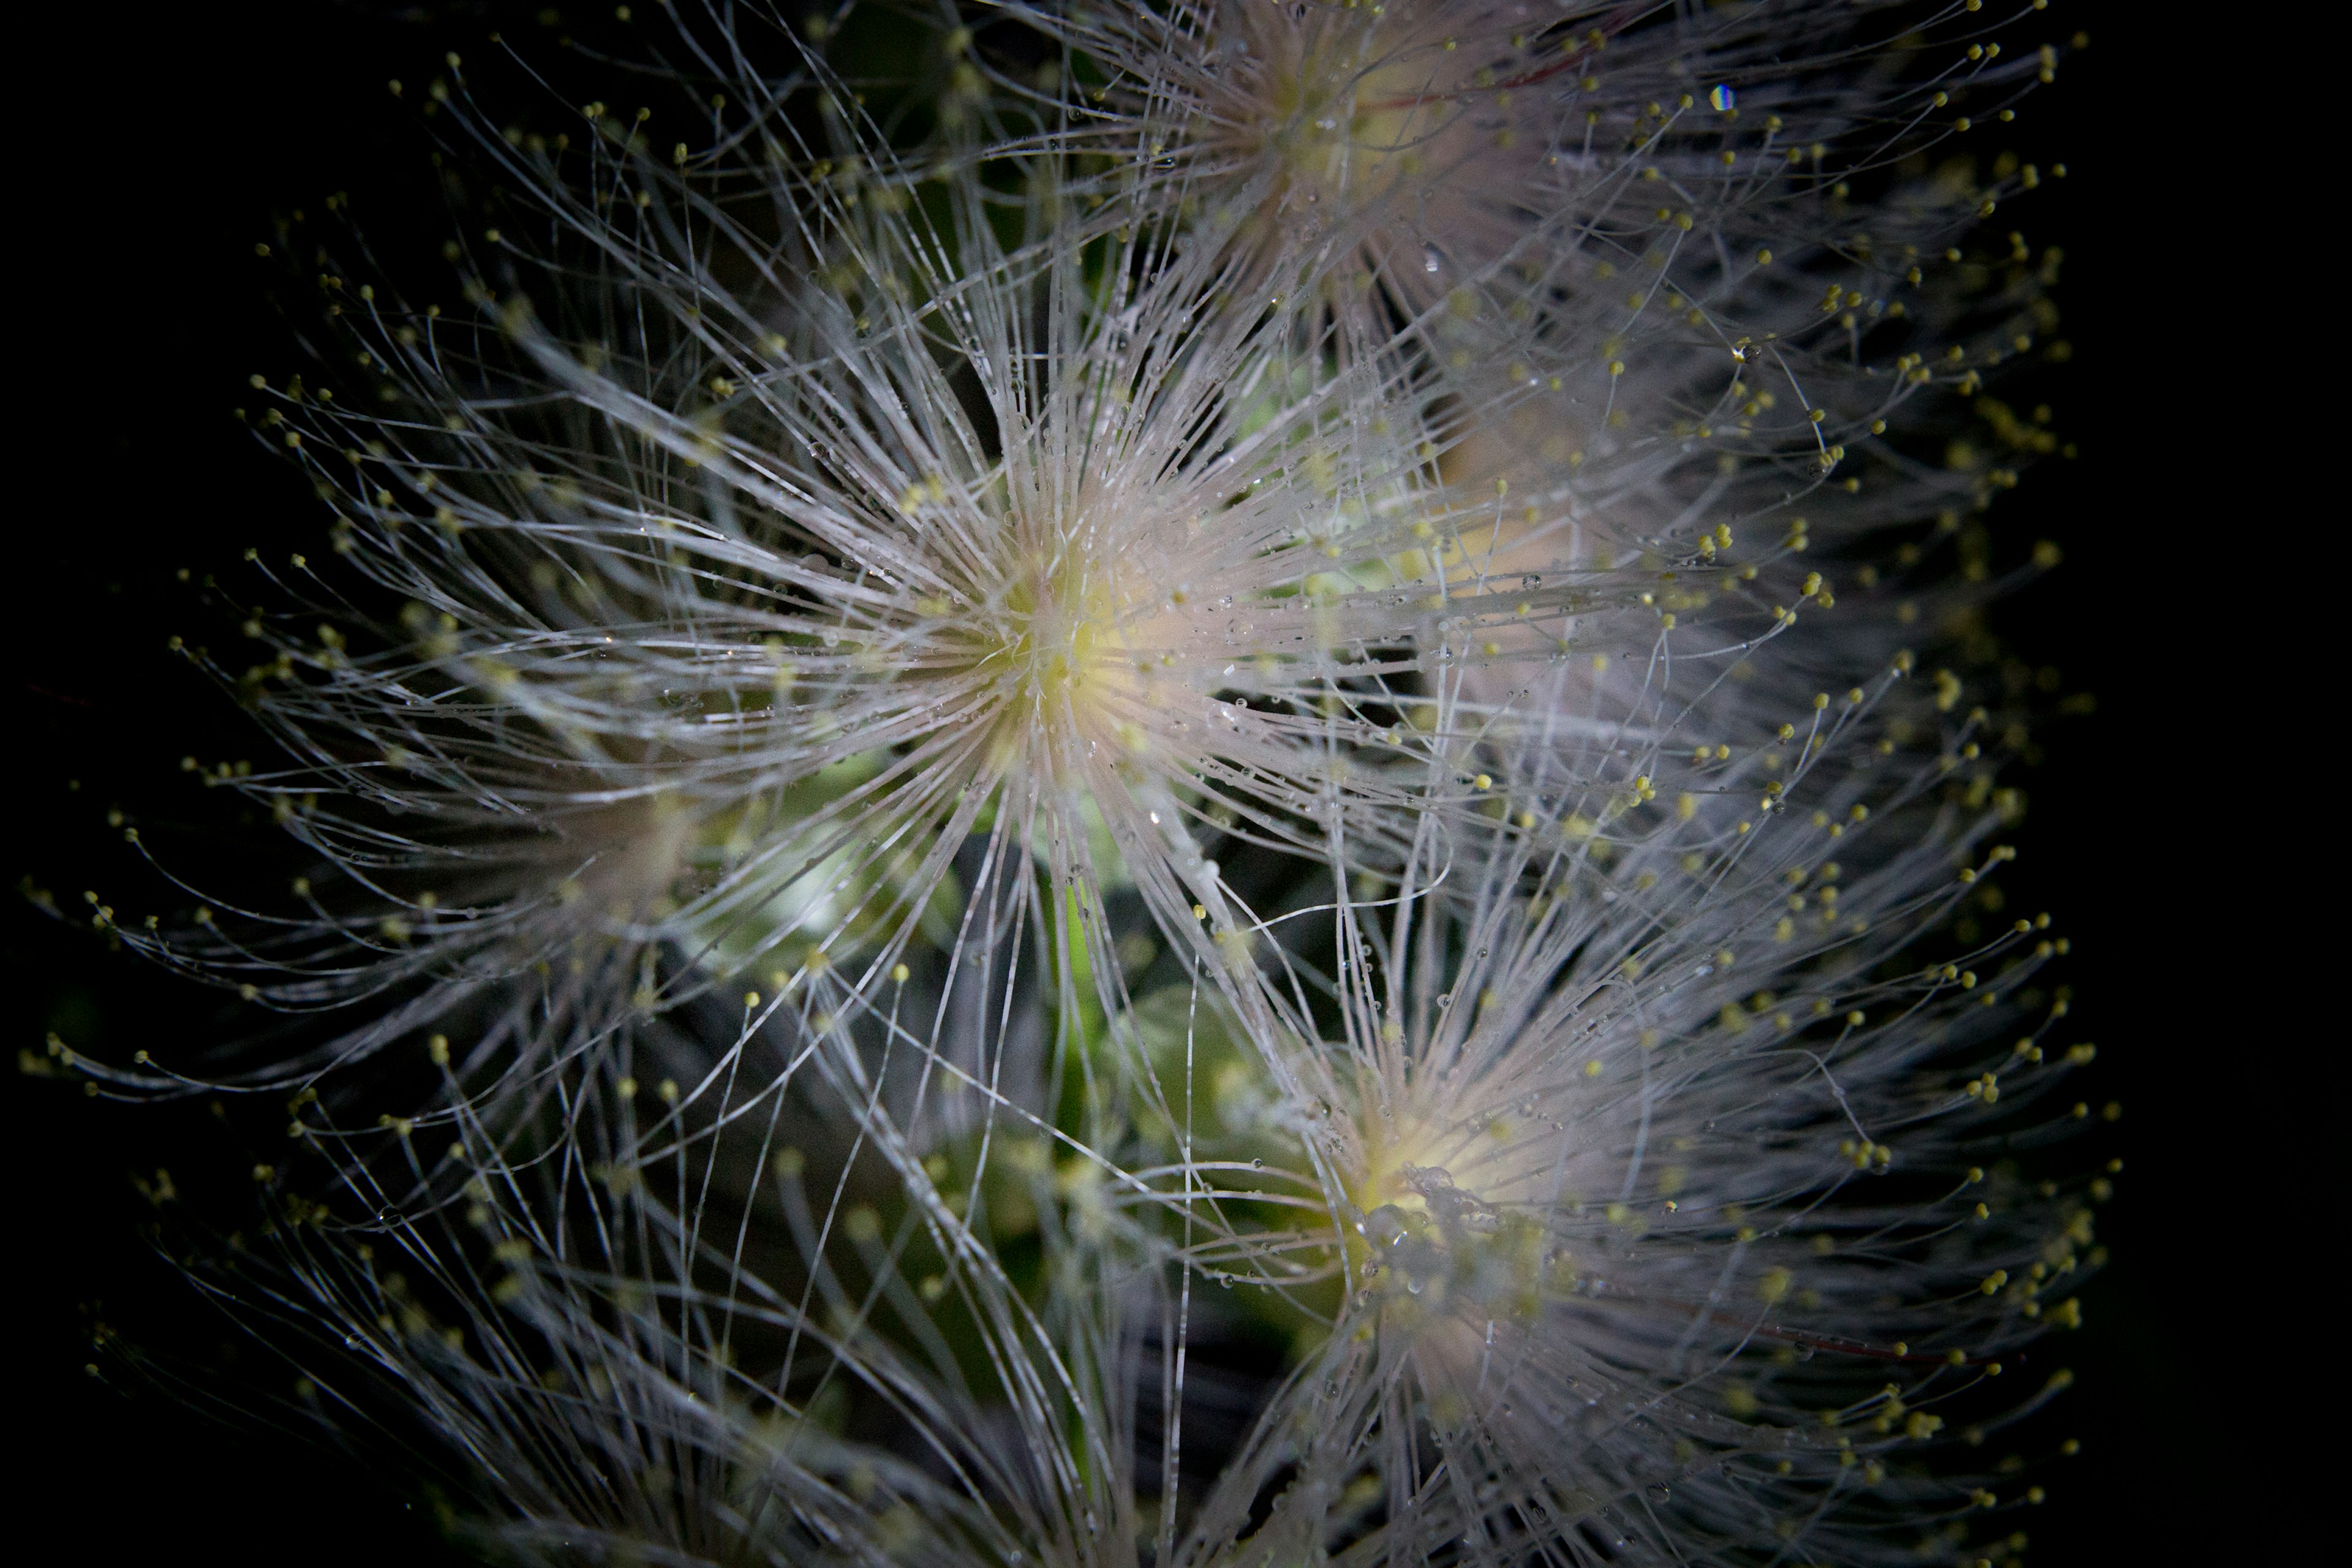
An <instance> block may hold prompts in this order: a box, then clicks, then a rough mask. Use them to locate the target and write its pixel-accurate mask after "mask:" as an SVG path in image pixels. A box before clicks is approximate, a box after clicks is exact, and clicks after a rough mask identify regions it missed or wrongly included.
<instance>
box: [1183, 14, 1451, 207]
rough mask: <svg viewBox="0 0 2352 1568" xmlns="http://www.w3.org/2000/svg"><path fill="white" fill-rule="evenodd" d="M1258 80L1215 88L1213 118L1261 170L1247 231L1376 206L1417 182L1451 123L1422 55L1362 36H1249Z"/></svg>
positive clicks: (1284, 31) (1358, 30)
mask: <svg viewBox="0 0 2352 1568" xmlns="http://www.w3.org/2000/svg"><path fill="white" fill-rule="evenodd" d="M1251 30H1252V31H1253V32H1255V33H1257V34H1258V35H1259V36H1257V37H1254V38H1253V39H1252V40H1251V42H1252V47H1251V50H1250V54H1251V56H1252V58H1254V59H1255V62H1256V68H1255V69H1253V70H1243V71H1238V72H1235V73H1234V74H1233V75H1232V76H1230V77H1227V78H1221V79H1219V84H1218V86H1219V89H1220V90H1221V91H1223V93H1224V94H1226V95H1227V96H1226V99H1225V101H1224V102H1223V103H1222V104H1220V105H1219V106H1218V108H1219V110H1221V112H1219V113H1218V115H1217V116H1216V118H1217V120H1218V121H1220V122H1221V123H1222V125H1223V137H1222V140H1223V142H1225V144H1226V145H1227V147H1228V148H1229V149H1230V151H1231V152H1232V153H1234V154H1235V155H1236V156H1237V157H1238V158H1240V159H1242V160H1245V161H1246V162H1248V163H1254V164H1259V165H1260V166H1267V165H1270V166H1271V170H1272V173H1273V181H1272V184H1271V188H1270V189H1268V191H1267V192H1266V194H1265V200H1264V202H1263V204H1262V205H1261V206H1260V208H1259V211H1258V214H1257V222H1258V223H1260V224H1262V225H1266V226H1273V225H1277V224H1281V223H1284V222H1289V223H1294V224H1295V223H1297V221H1298V220H1299V219H1300V218H1301V217H1302V216H1305V211H1304V209H1307V208H1314V207H1319V208H1321V209H1323V210H1324V211H1326V212H1328V213H1329V214H1330V215H1331V216H1335V217H1336V216H1339V215H1340V214H1341V213H1342V212H1347V211H1354V210H1358V209H1360V208H1362V207H1364V206H1367V205H1370V204H1371V203H1372V202H1375V201H1378V200H1379V199H1380V198H1381V197H1382V196H1383V195H1387V194H1389V193H1390V192H1391V191H1393V190H1394V189H1395V187H1396V186H1397V185H1398V184H1399V183H1400V182H1402V181H1403V180H1407V179H1410V178H1412V177H1414V176H1416V175H1418V174H1422V173H1423V169H1424V167H1425V166H1426V164H1427V154H1428V153H1429V152H1430V150H1431V143H1432V142H1433V138H1437V137H1440V136H1441V135H1442V134H1443V133H1444V131H1445V130H1446V128H1447V127H1448V126H1450V125H1451V124H1452V123H1453V121H1454V120H1455V119H1456V118H1457V117H1458V110H1457V108H1456V106H1455V105H1454V103H1453V102H1452V101H1450V100H1449V98H1448V96H1447V94H1446V92H1445V90H1444V89H1438V88H1436V87H1435V84H1434V83H1433V79H1432V71H1433V64H1432V61H1433V59H1435V58H1442V57H1439V56H1437V55H1436V54H1435V52H1434V51H1433V49H1431V48H1425V47H1404V48H1400V47H1398V44H1397V40H1396V39H1394V38H1392V37H1383V36H1381V35H1379V34H1377V33H1376V32H1375V31H1374V30H1373V29H1371V28H1370V27H1367V26H1346V25H1341V26H1328V27H1320V26H1318V27H1313V28H1310V29H1307V30H1306V31H1303V32H1302V31H1300V30H1297V29H1295V28H1293V27H1291V26H1287V25H1284V24H1276V25H1272V26H1255V27H1252V28H1251Z"/></svg>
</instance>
